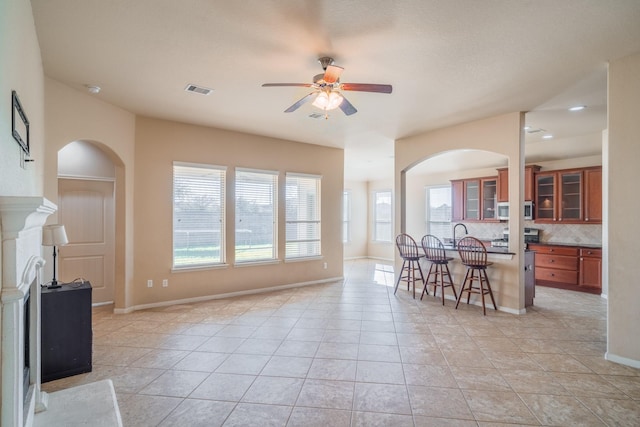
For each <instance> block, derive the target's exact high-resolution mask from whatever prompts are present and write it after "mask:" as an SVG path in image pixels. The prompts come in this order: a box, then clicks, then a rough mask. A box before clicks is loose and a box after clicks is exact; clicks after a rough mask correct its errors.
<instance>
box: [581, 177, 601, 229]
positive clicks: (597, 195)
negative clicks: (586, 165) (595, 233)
mask: <svg viewBox="0 0 640 427" xmlns="http://www.w3.org/2000/svg"><path fill="white" fill-rule="evenodd" d="M584 220H585V222H591V223H595V224H601V223H602V168H601V167H598V168H590V169H585V171H584Z"/></svg>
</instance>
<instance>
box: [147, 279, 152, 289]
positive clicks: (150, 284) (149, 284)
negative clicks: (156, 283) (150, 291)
mask: <svg viewBox="0 0 640 427" xmlns="http://www.w3.org/2000/svg"><path fill="white" fill-rule="evenodd" d="M147 288H153V280H151V279H149V280H147Z"/></svg>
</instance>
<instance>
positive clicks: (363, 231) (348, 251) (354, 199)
mask: <svg viewBox="0 0 640 427" xmlns="http://www.w3.org/2000/svg"><path fill="white" fill-rule="evenodd" d="M367 188H368V186H367V182H366V181H345V183H344V189H345V191H348V192H349V193H350V194H351V216H350V224H351V233H350V234H351V235H350V239H349V241H348V242H347V243H345V244H344V258H345V259H354V258H365V257H367V256H368V253H367V230H368V228H367V212H368V206H369V204H368V203H369V202H368V200H369V193H368V191H367Z"/></svg>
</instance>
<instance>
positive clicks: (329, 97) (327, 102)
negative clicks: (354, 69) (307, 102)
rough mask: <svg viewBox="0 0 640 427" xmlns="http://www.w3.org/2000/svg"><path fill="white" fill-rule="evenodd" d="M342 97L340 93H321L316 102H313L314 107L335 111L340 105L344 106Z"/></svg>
mask: <svg viewBox="0 0 640 427" xmlns="http://www.w3.org/2000/svg"><path fill="white" fill-rule="evenodd" d="M342 100H343V98H342V95H340V94H339V93H338V92H329V93H328V94H327V93H326V92H321V93H319V94H318V96H317V97H316V99H315V101H313V103H312V105H313V106H314V107H318V108H320V109H321V110H325V111H326V110H333V109H335V108H338V107H339V106H340V104H342Z"/></svg>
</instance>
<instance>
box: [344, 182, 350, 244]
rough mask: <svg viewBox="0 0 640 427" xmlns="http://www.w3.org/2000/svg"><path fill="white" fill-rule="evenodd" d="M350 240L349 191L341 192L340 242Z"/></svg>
mask: <svg viewBox="0 0 640 427" xmlns="http://www.w3.org/2000/svg"><path fill="white" fill-rule="evenodd" d="M349 240H351V193H350V192H349V191H345V192H343V193H342V243H347V242H349Z"/></svg>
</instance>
